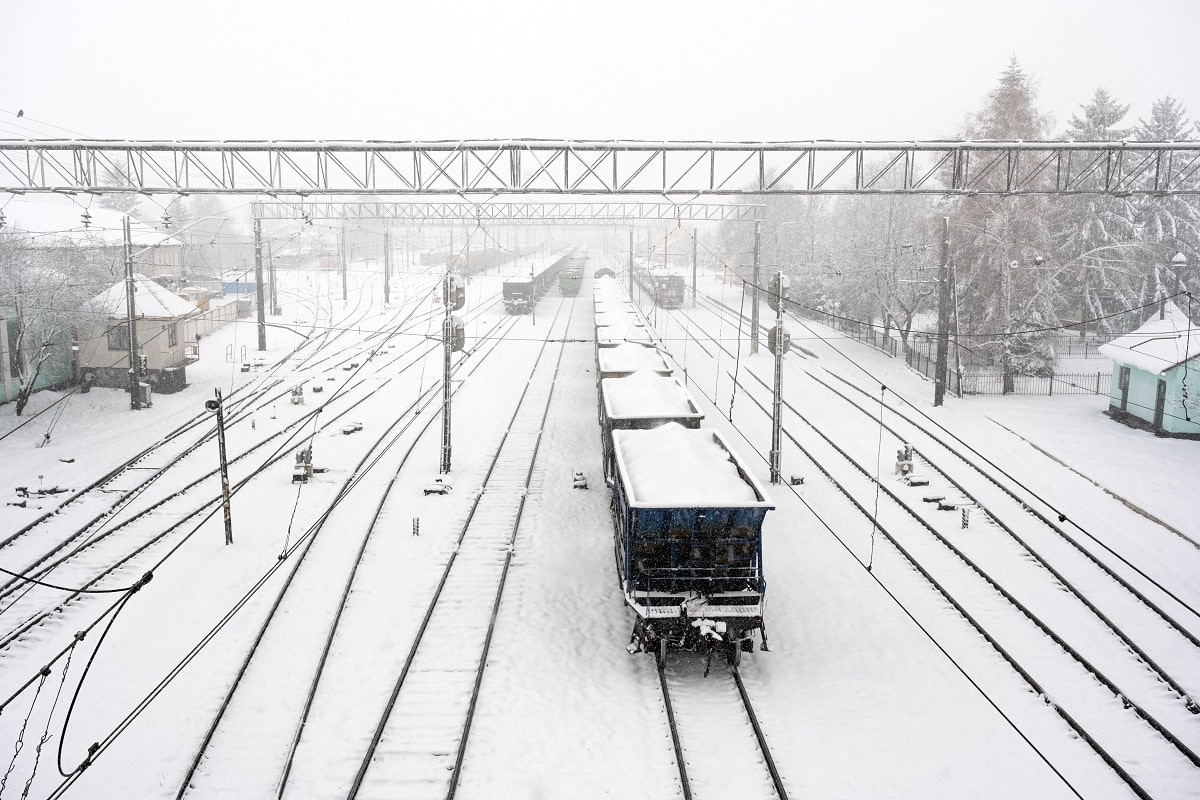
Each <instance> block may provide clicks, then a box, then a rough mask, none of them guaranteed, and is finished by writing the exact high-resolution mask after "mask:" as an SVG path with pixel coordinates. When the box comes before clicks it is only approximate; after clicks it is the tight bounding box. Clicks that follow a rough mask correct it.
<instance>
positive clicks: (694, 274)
mask: <svg viewBox="0 0 1200 800" xmlns="http://www.w3.org/2000/svg"><path fill="white" fill-rule="evenodd" d="M695 307H696V229H695V228H694V227H693V228H692V308H695Z"/></svg>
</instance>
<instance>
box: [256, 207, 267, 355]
mask: <svg viewBox="0 0 1200 800" xmlns="http://www.w3.org/2000/svg"><path fill="white" fill-rule="evenodd" d="M254 298H255V301H256V304H257V306H258V349H259V351H260V352H261V351H263V350H266V349H267V309H266V307H265V305H266V304H265V301H264V298H263V263H262V220H260V219H258V218H255V220H254Z"/></svg>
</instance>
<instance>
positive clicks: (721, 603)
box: [611, 423, 774, 663]
mask: <svg viewBox="0 0 1200 800" xmlns="http://www.w3.org/2000/svg"><path fill="white" fill-rule="evenodd" d="M611 435H612V439H613V451H614V455H615V460H616V472H615V474H614V476H613V478H614V480H613V496H614V502H613V515H614V518H615V519H614V522H615V527H616V550H617V564H618V570H619V578H620V581H621V589H622V591H623V592H624V594H625V601H626V603H627V604H628V605H629V606H630V608H632V609H633V610H634V612H635V613H636V614H637V619H636V621H635V623H634V630H633V637H632V641H631V643H630V646H629V649H630V652H636V651H638V650H645V651H651V652H654V653H656V654H657V655H658V657H659V658H660V659H664V658H665V657H666V653H667V650H668V648H682V649H689V650H700V651H709V652H711V651H712V650H714V649H717V648H719V649H721V650H723V651H724V652H726V653H727V655H728V657H729V658H730V660H731V661H733V662H734V663H736V662H737V661H738V660H739V659H740V656H741V653H742V652H752V651H753V650H754V649H755V647H756V644H755V643H756V642H757V641H758V639H759V637H762V636H764V633H763V595H764V592H765V591H766V580H765V578H764V576H763V564H762V523H763V519H764V518H765V517H766V513H767V511H769V510H770V509H772V508H773V507H774V506H772V505H771V503H770V501H769V500H768V499H767V496H766V492H765V491H764V490H763V487H762V485H761V484H760V483H759V482H758V481H757V480H756V479H755V478H754V476H752V475H751V474H750V473H749V472H747V471H746V470H745V469H744V468H743V467H742V465H741V463H740V462H739V460H738V459H737V457H736V456H735V455H734V454H733V452H732V451H731V450H730V448H729V445H728V444H727V443H726V442H725V440H724V439H723V438H722V437H721V435H720V434H719V433H718V432H716V431H713V430H709V429H690V428H685V427H683V426H682V425H679V424H677V423H667V424H665V425H661V426H659V427H655V428H652V429H649V430H614V431H612V433H611ZM763 641H764V643H765V638H764V639H763Z"/></svg>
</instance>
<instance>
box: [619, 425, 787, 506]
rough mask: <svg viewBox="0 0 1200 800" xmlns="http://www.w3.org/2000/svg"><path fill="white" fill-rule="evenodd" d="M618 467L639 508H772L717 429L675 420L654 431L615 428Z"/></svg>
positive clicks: (630, 496) (631, 501) (631, 498)
mask: <svg viewBox="0 0 1200 800" xmlns="http://www.w3.org/2000/svg"><path fill="white" fill-rule="evenodd" d="M613 448H614V450H615V451H616V457H617V469H619V470H620V472H621V475H622V477H623V478H624V484H625V491H626V492H627V493H628V495H629V500H630V503H632V504H633V505H636V506H643V507H651V508H658V507H662V506H677V505H683V506H695V507H699V508H730V507H746V506H758V507H763V506H765V507H768V508H771V507H772V506H769V505H768V502H767V500H766V496H767V495H766V492H765V491H764V490H763V488H762V486H760V485H759V483H758V481H756V480H755V479H754V478H753V477H752V476H750V475H749V473H743V472H741V471H739V470H738V466H737V460H736V459H735V458H734V456H733V454H732V453H731V452H730V451H729V448H728V446H727V445H726V444H725V441H724V440H723V439H722V438H721V435H720V434H719V433H717V432H716V431H714V430H711V429H706V428H702V429H699V430H695V429H689V428H685V427H683V426H682V425H679V424H678V423H675V422H669V423H667V424H666V425H661V426H659V427H657V428H651V429H650V430H637V431H620V430H618V431H613Z"/></svg>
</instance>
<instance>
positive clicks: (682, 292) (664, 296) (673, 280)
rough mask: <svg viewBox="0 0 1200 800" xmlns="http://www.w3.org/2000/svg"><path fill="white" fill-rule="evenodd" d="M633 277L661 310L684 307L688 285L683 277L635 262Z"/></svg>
mask: <svg viewBox="0 0 1200 800" xmlns="http://www.w3.org/2000/svg"><path fill="white" fill-rule="evenodd" d="M633 277H634V280H636V281H637V282H638V284H639V285H640V286H641V287H642V288H643V289H644V290H645V291H646V292H648V293H649V294H650V297H652V298H653V300H654V303H655V305H657V306H659V307H660V308H679V307H680V306H682V305H683V299H684V297H685V296H686V294H687V284H686V283H684V280H683V276H682V275H676V274H674V273H673V272H670V271H669V270H666V269H660V268H658V267H651V266H649V265H648V264H645V263H644V262H635V263H634V266H633Z"/></svg>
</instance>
